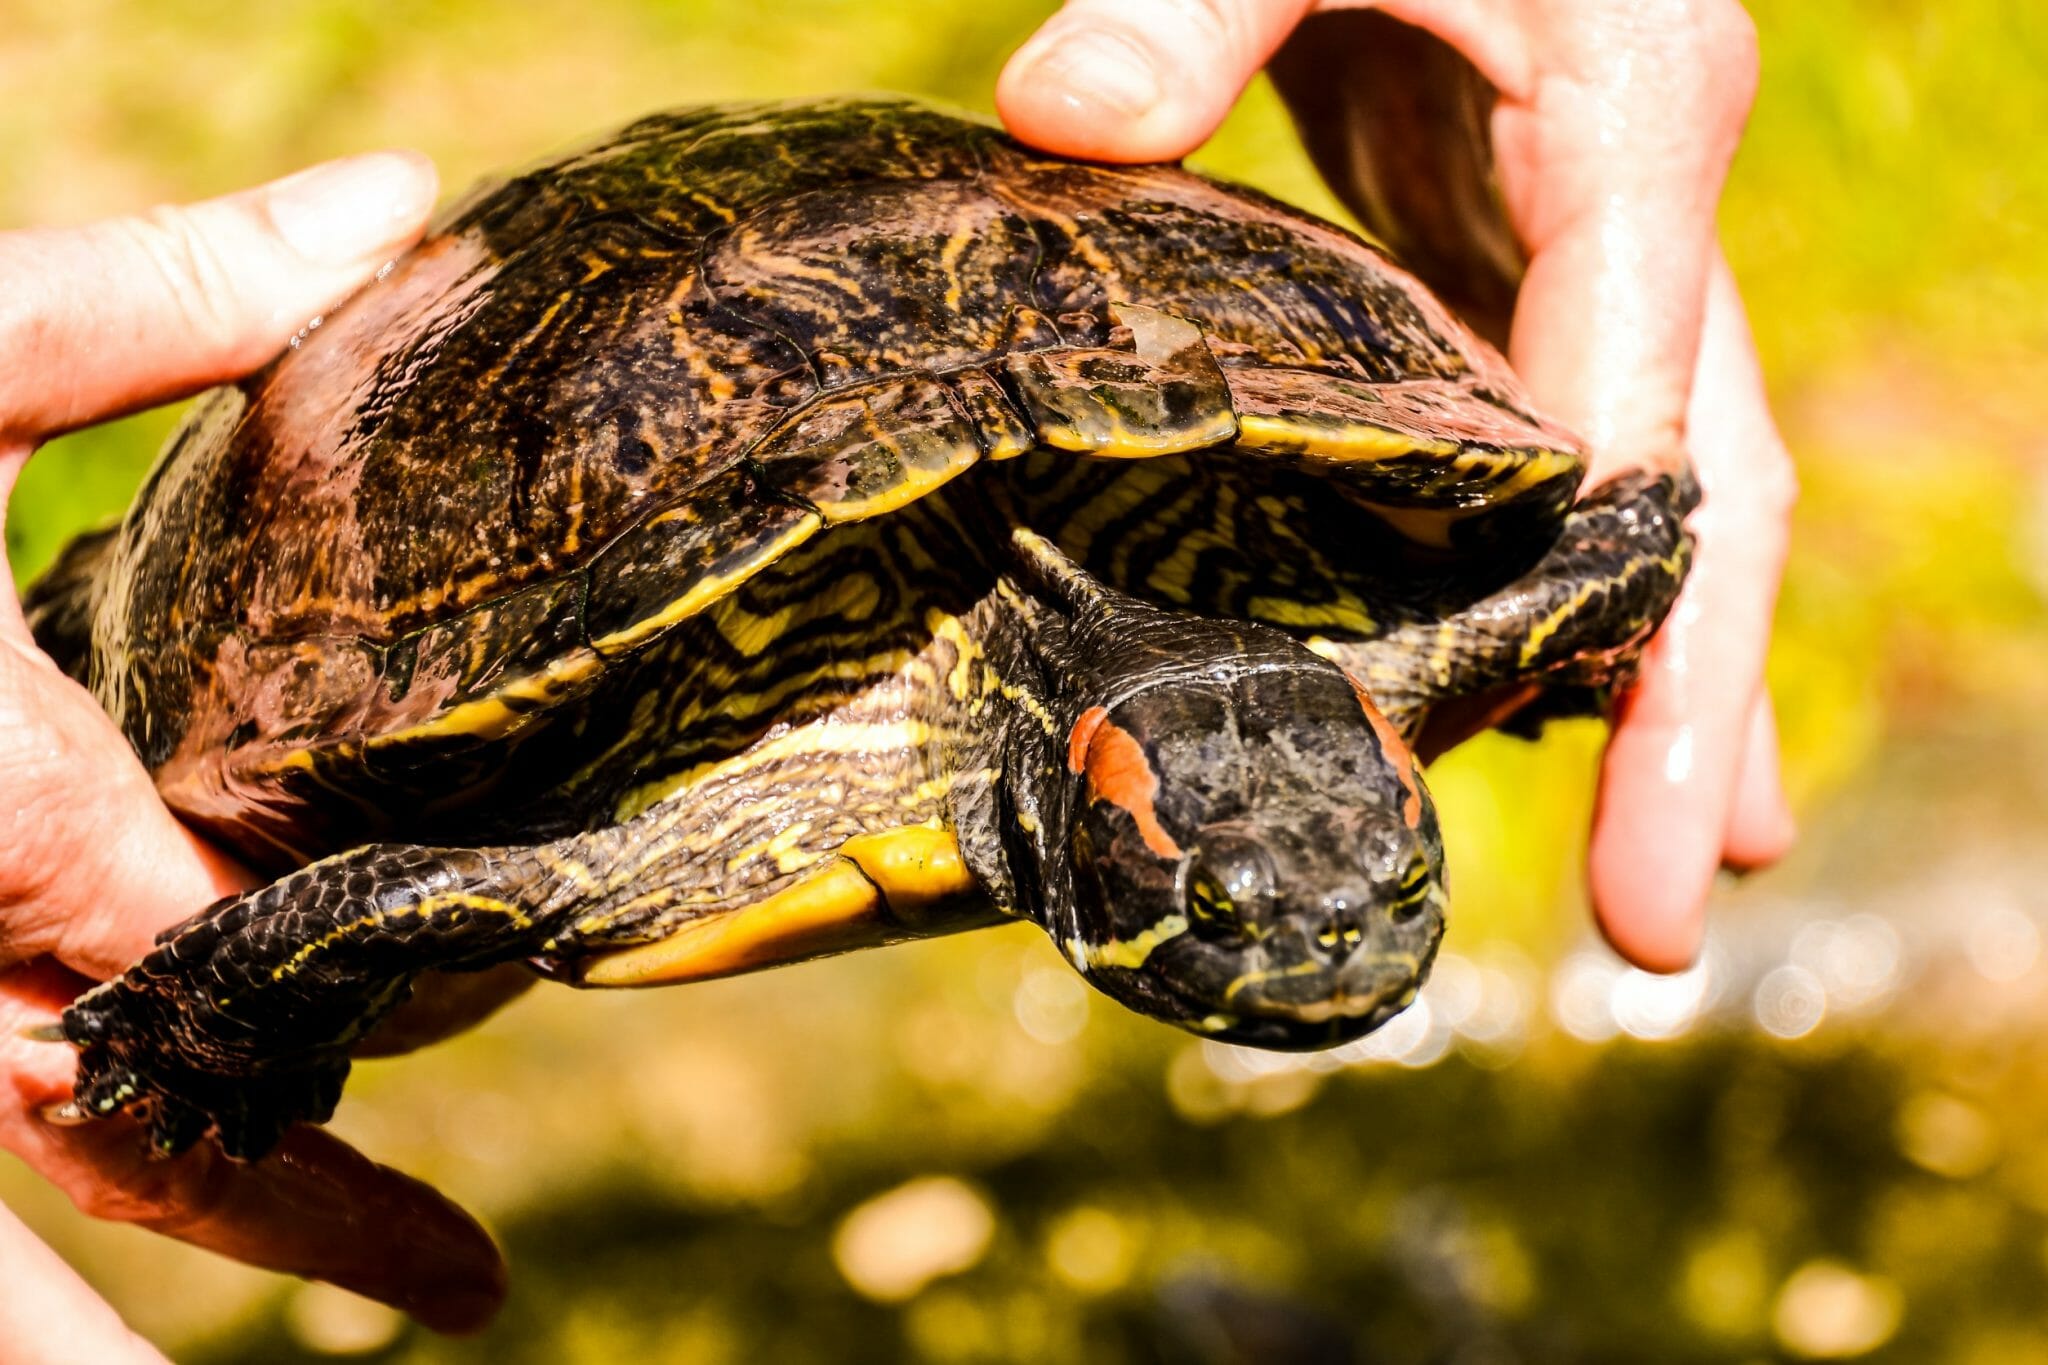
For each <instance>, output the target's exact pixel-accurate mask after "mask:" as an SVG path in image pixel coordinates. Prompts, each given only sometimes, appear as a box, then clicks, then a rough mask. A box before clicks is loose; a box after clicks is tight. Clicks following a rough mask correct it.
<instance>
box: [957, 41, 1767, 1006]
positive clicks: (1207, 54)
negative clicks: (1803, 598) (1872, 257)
mask: <svg viewBox="0 0 2048 1365" xmlns="http://www.w3.org/2000/svg"><path fill="white" fill-rule="evenodd" d="M1358 8H1360V7H1359V6H1357V5H1355V4H1347V3H1346V2H1345V0H1068V2H1067V4H1066V6H1065V7H1064V8H1063V9H1062V10H1061V11H1060V12H1059V13H1058V14H1056V15H1054V16H1053V17H1052V18H1051V19H1049V20H1047V21H1046V23H1045V25H1044V26H1043V27H1042V28H1041V29H1040V30H1039V31H1038V32H1037V34H1035V35H1034V36H1033V37H1032V38H1031V39H1030V40H1029V41H1028V42H1026V43H1025V44H1024V46H1023V47H1021V48H1020V49H1019V50H1018V51H1017V52H1016V54H1015V55H1013V56H1012V57H1011V59H1010V62H1009V65H1008V66H1007V67H1006V68H1005V70H1004V72H1003V75H1002V79H1001V81H1000V83H999V85H998V87H997V91H996V102H997V105H998V107H999V108H1000V109H1001V111H1002V115H1003V119H1004V121H1005V122H1006V123H1007V124H1008V125H1009V126H1010V128H1011V130H1012V131H1013V132H1014V133H1016V134H1017V136H1019V137H1020V138H1023V139H1024V140H1026V141H1029V142H1032V143H1035V144H1037V145H1039V146H1043V147H1046V148H1049V149H1051V150H1054V151H1059V152H1063V153H1066V154H1069V155H1077V156H1087V157H1095V158H1099V159H1103V160H1114V161H1145V160H1159V159H1168V158H1173V157H1179V156H1182V155H1185V154H1186V153H1187V152H1189V151H1191V150H1193V148H1194V147H1195V146H1196V145H1198V144H1199V143H1200V142H1201V141H1202V140H1203V139H1205V138H1207V137H1208V136H1209V134H1210V133H1211V132H1213V131H1214V130H1215V128H1216V126H1217V125H1218V124H1219V123H1220V122H1221V121H1222V119H1223V117H1224V115H1225V114H1226V113H1227V112H1228V111H1229V109H1230V106H1231V104H1232V103H1234V102H1235V100H1236V99H1237V96H1238V94H1239V93H1240V92H1241V91H1242V90H1243V88H1244V86H1245V84H1246V82H1247V81H1249V80H1250V79H1251V77H1252V75H1253V74H1254V73H1255V72H1257V71H1258V69H1259V68H1260V67H1261V66H1263V65H1265V64H1266V62H1267V61H1268V59H1270V58H1272V57H1273V56H1274V55H1275V54H1276V52H1280V51H1281V49H1282V44H1283V43H1286V42H1287V41H1288V39H1289V36H1290V34H1295V30H1296V29H1297V26H1302V27H1301V32H1300V33H1299V34H1296V36H1295V38H1294V41H1293V42H1292V43H1289V44H1288V48H1289V51H1288V54H1287V55H1288V56H1289V57H1291V58H1292V60H1291V61H1290V62H1288V63H1287V66H1286V68H1285V69H1284V70H1276V78H1277V79H1279V80H1280V84H1281V89H1282V92H1283V94H1285V95H1286V96H1287V97H1288V98H1289V101H1290V103H1291V104H1293V105H1294V107H1295V109H1296V112H1297V116H1298V117H1299V116H1301V115H1303V114H1304V113H1305V112H1310V111H1312V112H1315V113H1334V114H1335V115H1337V116H1341V117H1347V118H1348V117H1352V116H1354V115H1355V116H1357V117H1356V121H1357V122H1358V123H1360V124H1361V125H1362V126H1363V131H1364V132H1365V133H1366V134H1367V135H1368V136H1369V135H1370V133H1371V132H1372V131H1373V130H1372V128H1371V127H1370V126H1369V125H1373V124H1379V125H1381V126H1384V125H1386V124H1387V123H1388V120H1386V119H1383V118H1378V117H1377V116H1376V115H1374V113H1373V112H1372V110H1371V109H1370V108H1367V107H1365V106H1368V105H1370V104H1371V103H1372V102H1375V101H1381V100H1384V99H1388V98H1404V97H1405V98H1408V99H1409V100H1410V101H1411V103H1417V102H1427V101H1428V100H1429V99H1431V98H1433V97H1434V95H1435V94H1436V93H1437V92H1431V91H1418V90H1417V89H1416V88H1415V83H1416V82H1417V81H1419V80H1421V79H1422V77H1421V76H1419V75H1417V74H1416V73H1415V72H1414V71H1411V70H1406V69H1404V68H1403V67H1402V66H1401V65H1400V64H1399V63H1396V62H1390V61H1387V60H1385V59H1384V57H1383V56H1382V57H1380V58H1378V59H1376V58H1375V53H1374V49H1373V46H1372V45H1373V44H1374V43H1375V41H1376V40H1383V39H1385V38H1387V37H1388V36H1389V35H1390V34H1393V33H1394V32H1395V31H1396V30H1398V29H1399V27H1400V25H1396V24H1392V23H1390V22H1389V21H1388V18H1383V17H1380V16H1378V15H1376V16H1373V17H1371V18H1370V19H1369V20H1367V21H1365V22H1360V16H1358V15H1356V14H1355V13H1354V14H1352V15H1349V16H1346V17H1345V18H1344V19H1342V20H1335V21H1333V20H1332V19H1322V20H1316V21H1313V22H1310V23H1308V24H1306V25H1305V26H1304V20H1305V19H1307V18H1308V16H1309V15H1311V14H1312V13H1315V12H1330V11H1336V10H1339V9H1351V10H1356V9H1358ZM1376 8H1377V9H1378V10H1379V11H1380V13H1381V15H1384V16H1390V17H1391V19H1392V20H1398V21H1400V23H1401V24H1405V25H1412V26H1414V28H1416V29H1420V30H1423V31H1425V32H1427V33H1429V34H1433V35H1434V36H1435V37H1436V38H1437V39H1440V40H1442V42H1443V43H1447V44H1449V45H1450V47H1451V48H1453V49H1455V50H1456V52H1457V53H1459V54H1462V56H1463V58H1464V59H1465V61H1467V62H1469V64H1470V67H1471V68H1475V69H1476V71H1477V73H1478V75H1479V76H1482V77H1483V78H1484V80H1485V81H1486V82H1488V83H1490V84H1491V86H1492V87H1493V89H1494V91H1495V92H1497V96H1496V100H1495V102H1494V103H1493V104H1492V107H1491V112H1490V114H1483V116H1482V118H1481V120H1480V121H1481V123H1482V126H1483V128H1484V130H1485V131H1490V134H1491V147H1492V161H1493V170H1494V173H1495V175H1496V176H1497V182H1498V189H1499V194H1500V196H1501V198H1502V200H1503V201H1504V203H1503V205H1502V207H1504V208H1505V210H1506V214H1507V219H1508V224H1509V226H1510V227H1511V228H1512V231H1513V238H1514V239H1515V241H1517V242H1518V243H1519V247H1520V252H1521V253H1522V254H1524V255H1526V258H1527V268H1526V272H1525V273H1524V274H1523V275H1522V277H1521V280H1520V286H1519V292H1518V293H1516V294H1514V296H1513V297H1514V304H1513V325H1512V330H1511V332H1510V334H1509V336H1508V356H1509V359H1510V361H1511V362H1512V363H1513V364H1514V366H1515V368H1516V370H1517V371H1518V372H1519V373H1520V375H1521V377H1522V378H1523V380H1524V381H1525V382H1526V384H1527V386H1528V388H1529V390H1530V392H1531V394H1532V395H1533V396H1534V398H1535V399H1536V401H1537V402H1538V404H1539V405H1540V406H1542V407H1543V409H1544V410H1545V411H1546V412H1548V413H1550V414H1551V415H1553V416H1555V417H1557V418H1559V419H1560V420H1562V421H1564V422H1565V423H1566V424H1567V425H1569V426H1571V427H1573V428H1575V429H1576V430H1577V431H1579V432H1580V433H1581V434H1582V435H1583V436H1584V437H1585V438H1586V440H1587V442H1588V443H1589V447H1590V451H1591V456H1592V468H1591V470H1590V473H1589V477H1588V480H1587V483H1588V486H1589V487H1590V486H1593V485H1595V484H1598V483H1601V482H1604V481H1605V480H1607V479H1610V478H1612V477H1614V476H1615V475H1617V474H1619V473H1621V472H1623V471H1624V470H1626V469H1628V468H1630V467H1634V466H1643V465H1670V464H1675V463H1676V462H1678V461H1679V460H1681V459H1684V458H1686V457H1687V456H1688V455H1689V456H1690V458H1691V460H1692V463H1693V465H1694V468H1695V470H1696V472H1697V474H1698V477H1699V481H1700V484H1701V488H1702V490H1703V493H1704V501H1703V503H1702V505H1701V507H1700V510H1699V511H1698V512H1697V513H1695V514H1694V516H1693V517H1692V520H1691V523H1690V524H1691V526H1692V529H1693V531H1694V534H1695V536H1696V538H1697V541H1698V545H1697V551H1696V555H1695V559H1694V563H1693V569H1692V574H1691V577H1690V579H1689V580H1688V582H1687V584H1686V587H1685V590H1684V593H1683V594H1682V595H1681V596H1680V598H1679V601H1678V604H1677V606H1676V607H1675V608H1674V609H1673V611H1672V613H1671V616H1670V618H1669V619H1668V620H1667V621H1666V622H1665V624H1664V627H1663V629H1662V630H1661V631H1659V632H1658V634H1657V636H1656V638H1655V639H1654V640H1653V641H1652V642H1651V645H1650V647H1649V649H1648V651H1647V653H1646V655H1645V657H1644V660H1643V667H1642V673H1641V677H1640V679H1639V681H1638V683H1637V684H1636V686H1635V687H1634V689H1633V690H1632V691H1631V692H1630V693H1629V695H1628V696H1627V697H1626V698H1625V699H1624V702H1623V705H1622V707H1621V709H1620V712H1619V714H1618V716H1617V718H1616V723H1615V728H1614V733H1613V735H1612V737H1611V738H1610V740H1609V742H1608V746H1607V752H1606V757H1605V759H1604V762H1603V766H1602V775H1601V784H1600V796H1599V804H1598V809H1597V812H1596V814H1595V818H1594V828H1593V833H1592V840H1591V848H1590V854H1589V871H1590V888H1591V892H1592V896H1593V903H1594V910H1595V914H1596V916H1597V918H1598V920H1599V923H1600V926H1601V928H1602V930H1603V931H1604V932H1605V933H1606V935H1607V938H1608V940H1609V941H1610V942H1612V943H1613V944H1614V946H1615V947H1616V948H1617V949H1618V950H1619V951H1620V952H1621V953H1622V954H1623V955H1624V956H1626V957H1627V958H1629V959H1630V960H1631V961H1633V962H1636V963H1638V964H1639V965H1641V966H1644V967H1649V968H1653V969H1657V970H1665V971H1669V970H1676V969H1677V968H1680V967H1682V966H1684V965H1685V964H1686V963H1688V962H1689V961H1691V959H1692V958H1693V956H1694V955H1695V954H1696V953H1697V952H1698V950H1699V944H1700V940H1701V937H1702V934H1703V932H1704V913H1705V910H1704V907H1705V900H1706V895H1707V891H1708V889H1709V888H1710V886H1711V884H1712V880H1713V876H1714V873H1715V870H1716V868H1717V867H1719V866H1723V865H1725V866H1729V867H1735V868H1747V867H1754V866H1759V865H1762V864H1765V863H1769V862H1772V861H1774V860H1776V859H1777V858H1778V857H1779V856H1781V855H1782V854H1783V852H1784V851H1785V849H1786V848H1787V847H1788V846H1789V845H1790V843H1791V840H1792V837H1793V823H1792V817H1791V813H1790V811H1789V810H1788V808H1787V806H1786V803H1785V798H1784V795H1783V792H1782V789H1781V787H1780V784H1779V779H1778V766H1777V738H1776V733H1775V728H1774V726H1773V722H1772V715H1771V706H1770V698H1769V696H1768V694H1767V693H1766V692H1765V690H1764V685H1763V663H1764V651H1765V646H1766V644H1767V642H1768V639H1769V631H1770V622H1771V613H1772V609H1773V606H1774V603H1775V601H1776V597H1777V589H1778V580H1779V576H1780V573H1781V571H1782V568H1783V563H1784V556H1785V550H1786V536H1787V530H1788V522H1789V519H1790V514H1791V506H1792V501H1793V497H1794V478H1793V473H1792V468H1791V462H1790V459H1789V457H1788V456H1787V454H1786V452H1785V449H1784V446H1783V443H1782V442H1781V441H1780V439H1779V437H1778V434H1777V431H1776V429H1775V428H1774V426H1773V425H1772V422H1771V418H1770V413H1769V410H1768V408H1767V405H1766V401H1765V396H1764V390H1763V381H1762V376H1761V373H1760V372H1759V369H1758V366H1757V360H1756V352H1755V347H1754V345H1753V343H1752V342H1751V339H1750V335H1749V327H1748V322H1747V320H1746V317H1745V315H1744V312H1743V307H1742V301H1741V297H1740V295H1739V294H1738V292H1737V290H1736V287H1735V283H1734V278H1733V276H1732V275H1731V274H1730V273H1729V271H1728V268H1727V265H1726V263H1725V262H1724V261H1723V260H1722V259H1721V256H1720V252H1719V248H1718V246H1717V244H1716V239H1715V228H1714V213H1715V208H1716V205H1717V204H1718V202H1719V199H1720V195H1721V186H1722V182H1723V179H1724V177H1725V175H1726V172H1727V168H1728V164H1729V161H1730V159H1731V158H1732V157H1733V155H1734V151H1735V145H1736V143H1737V141H1738V140H1739V138H1740V136H1741V132H1742V125H1743V122H1744V120H1745V118H1746V117H1747V115H1748V111H1749V105H1750V100H1751V98H1752V96H1753V94H1754V90H1755V81H1756V51H1755V34H1754V31H1753V29H1752V27H1751V25H1750V22H1749V19H1748V16H1747V15H1746V14H1744V13H1743V11H1742V10H1741V8H1740V7H1739V6H1738V5H1737V4H1736V3H1734V0H1653V3H1649V4H1645V3H1642V0H1394V3H1389V4H1384V5H1380V6H1377V7H1376ZM1333 22H1334V23H1341V25H1342V27H1341V28H1336V27H1326V26H1328V25H1332V24H1333ZM1361 41H1362V42H1363V43H1364V44H1365V46H1364V47H1358V46H1353V47H1352V48H1349V49H1347V48H1345V47H1344V43H1345V42H1351V43H1353V44H1358V43H1360V42H1361ZM1400 41H1403V42H1406V41H1408V39H1405V38H1404V39H1400ZM1366 62H1370V63H1372V71H1371V74H1370V76H1369V77H1368V76H1367V74H1366V73H1365V72H1364V71H1362V70H1360V69H1359V68H1360V67H1361V66H1362V64H1363V63H1366ZM1347 64H1348V68H1349V74H1350V79H1345V76H1346V73H1347ZM1318 77H1321V78H1322V79H1321V80H1318V79H1317V78H1318ZM1404 82H1405V83H1406V84H1405V85H1404ZM1303 130H1304V133H1305V134H1308V135H1309V136H1308V137H1307V141H1308V144H1309V146H1310V148H1311V150H1312V151H1313V152H1315V153H1316V154H1317V159H1318V165H1319V167H1320V168H1321V169H1322V170H1323V172H1324V175H1325V177H1326V178H1328V179H1329V180H1330V181H1331V183H1332V186H1333V188H1334V189H1336V190H1337V192H1338V193H1339V194H1340V195H1343V196H1345V197H1346V198H1347V199H1348V200H1349V202H1350V203H1351V206H1352V207H1353V208H1354V210H1357V211H1358V212H1359V213H1360V216H1361V217H1363V218H1366V219H1367V220H1368V221H1371V220H1372V218H1373V217H1374V216H1375V214H1374V210H1375V208H1376V207H1378V206H1376V205H1374V204H1372V203H1369V202H1362V200H1363V199H1364V198H1365V196H1363V195H1362V194H1360V193H1359V191H1361V190H1363V189H1366V188H1372V186H1369V185H1368V184H1366V183H1364V181H1365V180H1369V172H1370V170H1371V167H1370V166H1368V165H1364V164H1362V163H1351V162H1348V161H1347V157H1346V153H1352V154H1357V155H1362V156H1365V157H1370V156H1371V155H1372V154H1373V153H1372V149H1371V148H1369V147H1361V146H1360V144H1359V143H1358V142H1356V141H1350V142H1347V140H1346V138H1345V137H1344V136H1342V135H1341V134H1340V135H1331V136H1325V135H1323V134H1324V133H1325V131H1326V130H1322V129H1318V128H1316V127H1314V126H1312V125H1309V124H1307V123H1304V129H1303ZM1405 159H1406V160H1407V161H1408V162H1409V163H1410V164H1412V163H1413V162H1414V161H1415V160H1417V159H1419V158H1417V156H1416V155H1415V153H1414V152H1413V151H1412V150H1411V151H1409V152H1408V155H1407V157H1406V158H1405ZM1424 166H1425V168H1431V167H1430V163H1429V162H1428V161H1427V160H1426V159H1424ZM1379 188H1384V186H1381V187H1379ZM1468 207H1469V206H1468V205H1466V204H1463V203H1462V202H1451V201H1450V200H1448V199H1447V200H1446V201H1445V202H1444V203H1443V204H1440V205H1439V206H1438V208H1439V212H1440V214H1441V225H1442V226H1444V227H1452V228H1457V229H1458V230H1459V231H1469V232H1472V233H1473V235H1474V239H1475V241H1476V242H1478V243H1480V244H1481V245H1483V241H1484V232H1483V230H1481V229H1479V228H1478V227H1476V225H1471V224H1460V223H1458V222H1456V221H1454V220H1455V219H1457V218H1460V217H1471V216H1473V215H1471V214H1469V213H1466V212H1465V210H1466V209H1467V208H1468ZM1508 249H1509V251H1510V252H1512V251H1513V245H1512V243H1511V244H1510V246H1509V248H1508ZM1510 268H1512V263H1511V265H1510ZM1449 283H1451V284H1453V285H1455V284H1457V283H1459V282H1458V281H1455V280H1453V281H1449ZM1453 292H1454V293H1455V292H1456V291H1455V290H1454V291H1453ZM1484 293H1485V291H1484V289H1483V288H1481V289H1479V290H1477V291H1475V296H1476V297H1484ZM1461 301H1462V300H1461Z"/></svg>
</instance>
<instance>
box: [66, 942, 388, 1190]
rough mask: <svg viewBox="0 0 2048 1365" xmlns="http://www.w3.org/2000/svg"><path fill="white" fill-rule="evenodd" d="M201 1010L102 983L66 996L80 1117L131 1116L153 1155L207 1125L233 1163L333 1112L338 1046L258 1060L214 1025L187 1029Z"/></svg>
mask: <svg viewBox="0 0 2048 1365" xmlns="http://www.w3.org/2000/svg"><path fill="white" fill-rule="evenodd" d="M115 984H116V985H117V986H118V985H119V984H120V983H115ZM207 1018H208V1017H207V1016H204V1015H203V1014H202V1013H201V1012H198V1011H194V1010H191V1009H189V1008H186V1009H182V1010H180V1009H176V1008H164V1007H163V1006H162V1004H160V1002H159V1001H158V999H157V998H156V997H155V996H153V995H151V994H149V993H147V992H145V991H136V990H110V989H107V988H102V989H100V990H96V991H94V992H92V993H91V994H89V995H87V996H85V997H83V998H81V999H80V1000H78V1001H77V1002H75V1003H74V1004H73V1005H72V1006H71V1008H70V1009H68V1010H66V1011H65V1013H64V1023H63V1028H64V1036H65V1037H66V1038H67V1039H69V1040H70V1041H71V1042H72V1043H74V1044H76V1045H77V1046H78V1048H79V1058H78V1080H77V1083H76V1085H75V1087H74V1088H73V1092H72V1093H73V1096H74V1099H73V1105H72V1108H73V1110H74V1111H75V1112H76V1113H77V1114H78V1115H79V1116H80V1117H81V1118H107V1117H110V1116H112V1115H114V1114H117V1113H121V1112H123V1111H126V1112H129V1113H132V1114H135V1115H136V1116H137V1117H139V1118H142V1119H144V1120H145V1121H146V1122H147V1124H148V1134H149V1144H150V1147H151V1148H152V1149H153V1150H154V1151H155V1152H156V1153H157V1154H158V1155H160V1156H167V1157H168V1156H176V1155H177V1154H178V1153H180V1152H182V1151H184V1150H186V1149H187V1148H189V1147H191V1146H192V1145H193V1144H194V1143H196V1142H198V1141H199V1140H200V1139H201V1138H203V1137H205V1136H206V1135H207V1134H208V1133H212V1134H214V1136H215V1137H216V1139H217V1140H218V1141H219V1143H220V1147H221V1150H222V1151H223V1152H225V1153H226V1154H227V1155H228V1156H230V1157H233V1158H234V1159H236V1160H238V1161H255V1160H258V1159H260V1158H261V1157H263V1156H264V1154H266V1153H267V1152H269V1151H270V1149H271V1148H273V1147H275V1146H276V1145H277V1142H278V1139H279V1138H281V1137H283V1136H284V1132H285V1130H286V1129H287V1128H289V1127H291V1125H292V1124H294V1123H298V1122H300V1121H307V1122H312V1123H322V1122H325V1121H326V1120H327V1118H328V1117H329V1116H331V1115H332V1114H333V1113H334V1106H335V1104H336V1103H337V1102H338V1101H339V1100H340V1098H341V1088H342V1082H343V1081H344V1080H345V1079H346V1078H347V1076H348V1058H347V1056H346V1054H343V1053H339V1052H328V1051H322V1052H315V1053H309V1054H302V1055H299V1056H294V1057H291V1058H289V1060H288V1061H287V1060H286V1059H283V1058H278V1059H275V1060H272V1061H270V1063H269V1064H268V1065H265V1063H264V1061H263V1060H261V1059H259V1058H258V1057H253V1056H250V1055H249V1054H248V1053H247V1052H246V1051H239V1050H237V1049H235V1048H234V1047H233V1046H232V1043H231V1042H230V1040H229V1039H228V1038H227V1037H225V1036H223V1033H222V1032H221V1031H208V1032H202V1031H200V1030H199V1029H197V1028H194V1027H193V1025H194V1023H195V1021H197V1022H200V1023H203V1022H205V1021H206V1020H207ZM211 1018H213V1019H218V1018H220V1016H211ZM224 1044H225V1045H224Z"/></svg>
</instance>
